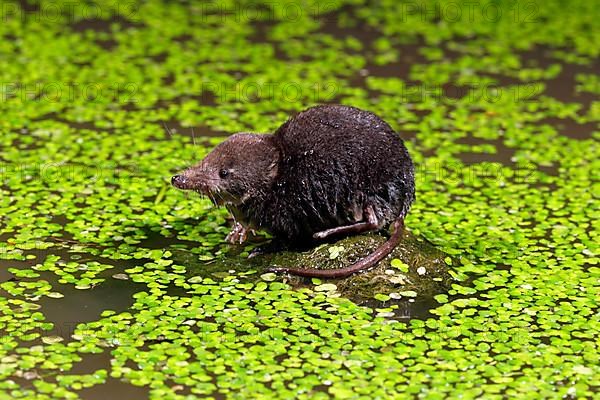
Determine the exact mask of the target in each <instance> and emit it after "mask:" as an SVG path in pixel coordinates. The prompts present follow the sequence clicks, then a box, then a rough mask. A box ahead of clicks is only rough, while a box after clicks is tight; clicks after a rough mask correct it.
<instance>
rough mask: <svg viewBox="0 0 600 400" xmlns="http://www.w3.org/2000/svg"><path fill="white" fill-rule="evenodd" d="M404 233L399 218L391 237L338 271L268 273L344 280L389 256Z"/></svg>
mask: <svg viewBox="0 0 600 400" xmlns="http://www.w3.org/2000/svg"><path fill="white" fill-rule="evenodd" d="M403 231H404V218H403V217H399V218H398V219H396V221H394V231H393V232H392V235H391V236H390V237H389V239H388V240H386V242H385V243H383V244H382V245H381V246H379V247H378V248H377V249H376V250H375V251H374V252H372V253H371V254H369V255H368V256H366V257H365V258H362V259H360V260H358V261H357V262H355V263H354V264H351V265H349V266H347V267H344V268H338V269H314V268H285V267H283V268H270V269H269V271H270V272H276V273H288V274H292V275H298V276H306V277H309V278H346V277H348V276H350V275H352V274H354V273H356V272H359V271H362V270H366V269H369V268H372V267H373V266H375V264H377V263H378V262H379V261H381V260H383V259H384V258H385V257H386V256H387V255H389V254H390V253H391V252H392V250H394V248H395V247H396V246H397V245H398V243H400V238H401V237H402V232H403Z"/></svg>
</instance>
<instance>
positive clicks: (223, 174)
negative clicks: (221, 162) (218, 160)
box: [219, 169, 229, 178]
mask: <svg viewBox="0 0 600 400" xmlns="http://www.w3.org/2000/svg"><path fill="white" fill-rule="evenodd" d="M219 176H220V177H221V178H227V177H228V176H229V171H228V170H226V169H222V170H220V171H219Z"/></svg>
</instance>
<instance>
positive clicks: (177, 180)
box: [171, 175, 187, 189]
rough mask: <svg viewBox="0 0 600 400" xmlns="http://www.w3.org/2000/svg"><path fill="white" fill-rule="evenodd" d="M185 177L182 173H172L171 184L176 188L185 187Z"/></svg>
mask: <svg viewBox="0 0 600 400" xmlns="http://www.w3.org/2000/svg"><path fill="white" fill-rule="evenodd" d="M186 181H187V179H186V177H185V176H183V175H174V176H173V177H172V178H171V185H173V186H175V187H176V188H177V189H185V188H186Z"/></svg>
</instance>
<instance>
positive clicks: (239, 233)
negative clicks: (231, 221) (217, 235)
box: [225, 222, 248, 244]
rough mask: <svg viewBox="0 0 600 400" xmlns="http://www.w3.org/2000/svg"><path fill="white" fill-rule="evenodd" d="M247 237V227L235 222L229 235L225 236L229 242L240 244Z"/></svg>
mask: <svg viewBox="0 0 600 400" xmlns="http://www.w3.org/2000/svg"><path fill="white" fill-rule="evenodd" d="M247 237H248V229H246V227H245V226H243V225H242V224H240V223H239V222H236V223H235V225H234V226H233V228H232V229H231V232H229V235H227V237H226V238H225V240H227V241H228V242H229V243H231V244H242V243H244V242H245V241H246V238H247Z"/></svg>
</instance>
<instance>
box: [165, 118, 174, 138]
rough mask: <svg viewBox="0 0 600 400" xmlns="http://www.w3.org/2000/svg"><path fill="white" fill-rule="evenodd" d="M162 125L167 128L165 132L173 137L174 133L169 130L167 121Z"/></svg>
mask: <svg viewBox="0 0 600 400" xmlns="http://www.w3.org/2000/svg"><path fill="white" fill-rule="evenodd" d="M162 123H163V126H164V127H165V130H166V131H167V133H168V134H169V136H170V137H173V133H172V132H171V131H170V130H169V127H168V126H167V123H166V122H165V121H163V122H162Z"/></svg>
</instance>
